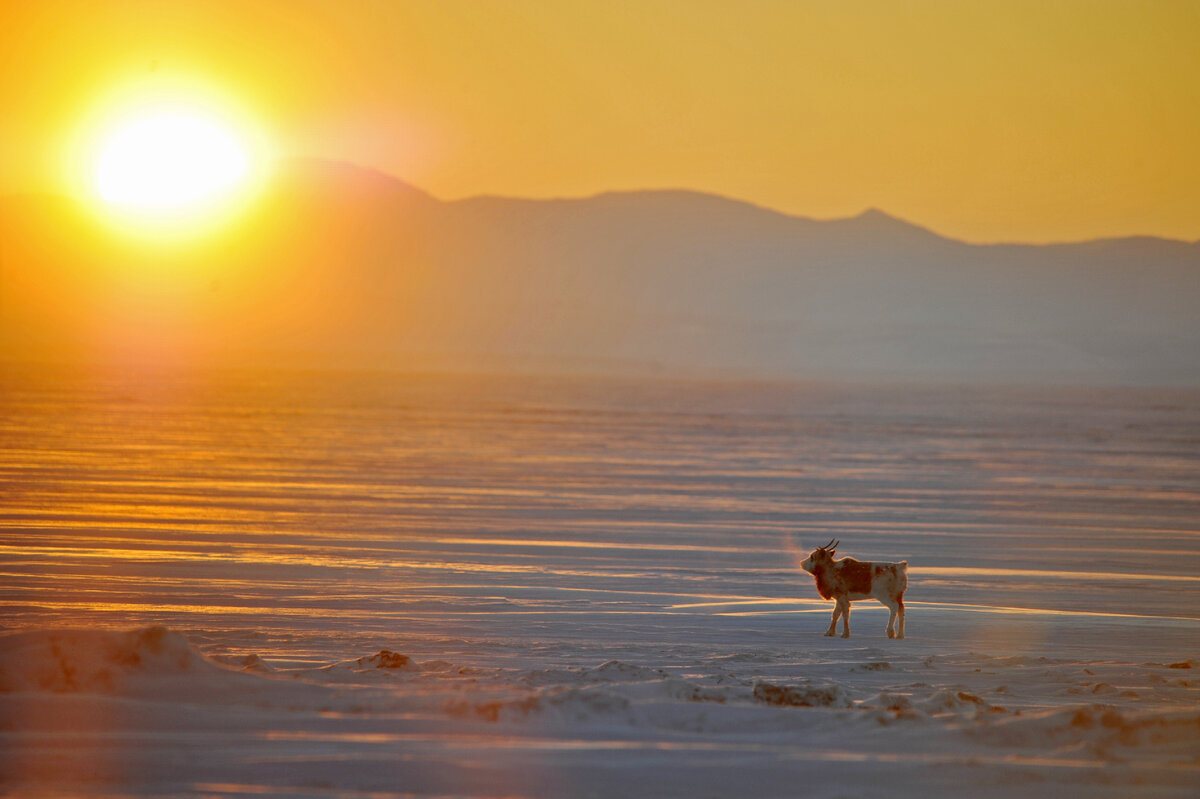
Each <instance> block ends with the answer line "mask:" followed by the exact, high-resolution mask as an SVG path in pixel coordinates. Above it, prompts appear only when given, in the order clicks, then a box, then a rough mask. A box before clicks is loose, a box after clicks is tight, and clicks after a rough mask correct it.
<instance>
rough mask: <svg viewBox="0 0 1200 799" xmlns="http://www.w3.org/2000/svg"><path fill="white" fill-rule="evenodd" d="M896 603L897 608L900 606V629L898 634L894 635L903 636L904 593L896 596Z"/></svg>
mask: <svg viewBox="0 0 1200 799" xmlns="http://www.w3.org/2000/svg"><path fill="white" fill-rule="evenodd" d="M896 605H897V606H899V608H900V612H899V616H900V630H899V632H898V634H897V635H896V637H897V638H903V637H904V594H901V595H900V596H898V597H896Z"/></svg>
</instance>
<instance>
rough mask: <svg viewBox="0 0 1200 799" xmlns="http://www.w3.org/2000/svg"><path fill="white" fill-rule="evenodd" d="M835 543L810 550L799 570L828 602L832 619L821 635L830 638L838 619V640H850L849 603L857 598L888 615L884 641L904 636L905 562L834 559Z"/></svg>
mask: <svg viewBox="0 0 1200 799" xmlns="http://www.w3.org/2000/svg"><path fill="white" fill-rule="evenodd" d="M838 543H839V542H837V541H830V542H829V543H828V544H826V545H825V546H823V547H819V548H817V549H815V550H813V552H812V554H811V555H809V556H808V559H807V560H805V561H804V563H802V564H801V568H802V569H804V570H805V571H806V572H809V573H810V574H812V576H813V577H814V578H816V581H817V593H819V594H820V595H821V598H822V599H832V600H834V602H835V603H836V604H835V605H834V607H833V618H832V619H831V620H830V622H829V629H828V630H827V631H826V633H825V635H833V634H834V631H835V629H836V628H837V622H838V619H839V618H841V619H842V637H843V638H849V637H850V603H851V602H853V601H855V600H858V599H877V600H879V601H880V602H881V603H883V604H884V605H885V606H886V607H887V609H888V610H889V611H891V615H889V616H888V623H887V636H888V638H903V637H904V592H905V591H906V590H907V589H908V561H906V560H902V561H900V562H899V563H871V562H869V561H861V560H855V559H854V558H842V559H841V560H834V559H833V556H834V554H836V552H837V549H836V547H837V545H838Z"/></svg>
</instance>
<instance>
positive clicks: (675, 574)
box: [0, 374, 1200, 797]
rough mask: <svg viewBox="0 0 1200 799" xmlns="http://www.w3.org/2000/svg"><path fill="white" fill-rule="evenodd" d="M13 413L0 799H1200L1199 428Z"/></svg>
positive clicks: (227, 407)
mask: <svg viewBox="0 0 1200 799" xmlns="http://www.w3.org/2000/svg"><path fill="white" fill-rule="evenodd" d="M10 389H11V390H8V391H6V392H4V393H3V394H2V395H0V397H2V399H0V409H2V410H3V415H2V416H0V420H2V425H3V428H2V433H3V436H4V440H5V442H6V447H5V448H4V449H3V450H2V451H0V480H3V490H2V491H0V497H2V499H0V572H2V573H3V577H2V578H0V608H2V609H3V611H2V613H3V615H0V626H2V628H3V632H2V633H0V793H13V794H18V795H25V794H27V795H63V794H77V795H113V796H116V795H120V796H161V795H174V796H239V795H262V794H270V795H294V796H343V795H344V796H356V795H362V794H364V793H368V794H372V795H382V796H438V797H441V796H472V797H501V796H505V797H512V796H517V797H564V796H567V797H570V796H613V797H617V796H645V797H699V796H706V797H742V796H747V795H753V796H756V797H785V796H795V795H812V796H839V795H849V796H889V797H891V796H901V797H902V796H918V795H920V796H941V795H947V796H949V795H960V794H962V793H965V792H966V791H970V792H971V793H972V795H981V796H1011V795H1012V794H1013V792H1014V791H1019V792H1020V793H1021V794H1023V795H1029V796H1034V797H1036V796H1056V795H1060V794H1062V793H1064V791H1075V792H1078V791H1086V792H1087V793H1088V794H1089V795H1097V796H1112V797H1118V796H1127V795H1130V794H1131V793H1137V794H1138V795H1154V796H1192V795H1194V794H1195V792H1196V790H1197V788H1198V787H1200V681H1198V680H1197V678H1196V676H1195V675H1196V673H1197V669H1198V668H1200V643H1198V642H1200V635H1198V633H1200V598H1198V594H1197V589H1198V588H1200V579H1197V577H1196V575H1197V574H1198V573H1200V571H1198V570H1197V568H1196V567H1197V565H1200V564H1198V560H1200V552H1198V548H1197V546H1196V534H1197V531H1196V528H1195V521H1196V519H1195V513H1194V510H1195V507H1196V505H1195V503H1196V499H1197V497H1200V479H1198V478H1200V455H1198V451H1197V449H1196V446H1195V444H1196V442H1197V440H1200V439H1198V437H1197V431H1200V398H1198V397H1197V395H1196V394H1195V393H1194V392H1121V391H1113V392H1106V393H1102V394H1097V393H1094V392H1093V393H1087V394H1084V393H1080V394H1073V393H1071V392H1063V391H1055V392H1039V391H1026V392H1017V391H1012V390H1010V391H1008V392H1006V393H1001V394H996V395H989V394H986V393H984V392H975V391H966V392H962V391H958V390H952V389H948V390H944V391H934V390H931V389H892V390H882V389H867V388H858V389H847V388H830V387H825V388H819V387H798V386H790V387H789V386H768V385H700V384H670V383H610V382H586V381H585V382H578V381H576V382H563V383H559V382H537V383H514V382H508V381H503V380H475V379H466V378H462V379H459V378H445V379H442V378H438V379H434V378H401V377H382V376H358V377H353V378H352V377H348V376H341V377H340V378H339V379H338V380H337V381H336V385H335V384H334V383H332V382H331V378H329V377H328V376H319V377H318V376H314V377H313V378H311V379H310V378H309V377H306V376H303V375H292V376H286V377H285V376H274V377H263V376H256V377H255V378H254V380H242V379H236V378H235V377H230V376H226V377H225V378H223V380H222V381H211V380H209V381H206V380H200V379H198V378H194V377H193V378H188V379H187V380H182V379H178V380H175V381H167V380H163V379H159V380H156V381H154V382H139V381H132V380H127V379H123V380H111V381H109V382H94V383H87V384H84V383H82V382H81V381H79V380H78V379H75V378H72V379H66V378H63V377H62V376H58V377H54V376H53V375H50V376H47V375H44V374H42V375H26V376H23V378H22V380H21V381H19V382H18V383H16V384H14V385H13V386H10ZM831 535H836V536H837V537H838V538H840V539H842V542H843V544H842V550H843V552H844V553H845V554H849V555H854V556H856V557H862V558H869V559H880V560H892V559H899V558H904V559H907V560H909V561H910V563H911V564H912V566H911V579H910V589H909V594H908V597H907V603H906V604H907V605H908V614H909V617H908V630H907V632H908V636H909V637H908V638H907V639H905V640H903V641H891V640H888V639H887V638H886V637H885V635H884V624H885V622H886V615H887V614H886V610H884V609H883V608H882V607H881V606H879V605H878V604H877V603H869V602H860V603H855V606H854V611H853V618H852V625H851V626H852V631H853V637H852V638H850V639H848V640H842V639H840V638H835V639H829V638H825V637H824V636H823V635H822V634H821V633H822V632H823V631H824V629H825V627H826V626H827V624H828V613H829V612H830V610H831V607H830V605H829V603H827V602H824V601H822V600H820V599H819V598H818V597H817V593H816V589H815V587H814V586H813V585H812V580H811V577H809V576H808V575H806V574H804V573H802V572H800V570H799V569H798V568H797V559H798V558H802V557H803V555H804V554H806V547H808V546H815V545H816V544H819V543H824V541H826V540H828V538H829V537H830V536H831Z"/></svg>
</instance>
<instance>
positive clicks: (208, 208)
mask: <svg viewBox="0 0 1200 799" xmlns="http://www.w3.org/2000/svg"><path fill="white" fill-rule="evenodd" d="M79 144H80V147H79V149H78V150H77V151H76V152H77V153H78V157H77V160H76V161H75V163H76V164H78V167H79V169H78V171H77V172H76V173H75V174H76V175H78V176H79V178H80V179H81V181H82V183H83V184H84V186H85V191H86V194H87V195H88V196H90V197H91V198H92V201H93V204H94V206H95V207H96V208H97V210H98V211H99V212H100V213H101V214H102V215H103V216H104V217H105V218H107V219H108V221H109V222H110V223H112V224H115V225H116V226H117V227H118V228H120V229H122V230H124V231H125V232H126V233H128V234H130V235H135V236H138V237H140V238H144V237H151V238H155V239H159V238H163V237H166V238H168V239H169V240H177V239H178V238H179V237H180V236H181V235H185V236H187V237H188V238H191V237H192V236H193V235H194V234H198V233H206V234H207V232H209V231H212V230H213V229H214V228H215V227H219V226H222V225H223V224H224V223H225V222H227V221H230V220H231V219H232V218H233V217H235V216H238V215H239V214H240V213H241V212H242V211H243V210H245V208H246V206H247V204H248V202H249V201H250V200H251V199H252V197H253V195H254V194H255V193H256V189H257V188H258V187H260V186H261V185H262V183H263V178H264V177H265V172H266V164H267V160H268V159H267V158H266V153H265V147H264V145H263V140H262V136H261V135H260V133H259V131H258V129H257V126H256V125H254V124H251V122H250V121H249V116H248V115H247V114H245V113H243V112H242V111H241V110H240V109H239V108H238V106H237V105H236V104H234V103H231V102H229V101H228V100H226V99H224V98H222V97H220V96H219V95H218V94H217V93H216V92H214V91H212V90H211V89H196V88H194V87H189V86H188V85H187V84H183V83H180V82H178V81H174V82H171V83H165V82H164V83H161V84H159V85H154V86H149V87H147V86H144V85H143V86H127V87H125V88H123V89H122V90H120V91H119V92H117V93H116V94H114V95H112V96H110V98H109V99H107V100H106V101H102V102H101V103H99V107H98V108H97V113H93V114H92V115H91V117H90V121H89V122H86V123H85V124H84V125H83V127H82V130H81V136H80V139H79Z"/></svg>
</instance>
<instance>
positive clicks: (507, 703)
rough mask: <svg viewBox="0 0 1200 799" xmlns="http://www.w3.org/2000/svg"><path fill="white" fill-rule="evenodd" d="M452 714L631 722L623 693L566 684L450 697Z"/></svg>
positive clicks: (499, 718) (504, 718)
mask: <svg viewBox="0 0 1200 799" xmlns="http://www.w3.org/2000/svg"><path fill="white" fill-rule="evenodd" d="M446 709H447V711H448V712H449V713H450V714H451V715H454V716H465V717H472V716H473V717H476V718H480V719H483V720H485V721H520V720H523V719H526V718H529V717H531V716H538V717H543V718H550V719H554V720H557V721H560V722H566V723H571V724H578V723H580V722H584V721H590V720H593V719H598V718H599V719H611V720H619V721H623V722H625V723H633V721H634V719H633V703H632V702H631V701H630V700H629V699H628V698H627V697H624V696H621V695H619V694H616V693H613V692H611V691H607V690H604V689H602V688H597V687H569V688H557V689H553V690H548V691H544V692H542V693H539V694H534V695H532V696H526V697H522V698H520V699H507V700H492V701H483V702H476V701H461V700H460V701H454V702H451V703H450V704H448V705H447V707H446Z"/></svg>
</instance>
